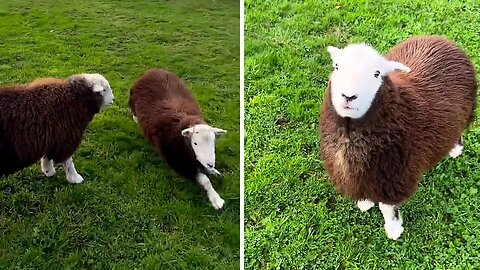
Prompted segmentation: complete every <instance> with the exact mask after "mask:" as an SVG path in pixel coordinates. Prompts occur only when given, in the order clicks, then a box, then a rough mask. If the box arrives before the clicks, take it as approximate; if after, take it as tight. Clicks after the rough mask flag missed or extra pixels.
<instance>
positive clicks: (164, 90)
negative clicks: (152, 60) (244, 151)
mask: <svg viewBox="0 0 480 270" xmlns="http://www.w3.org/2000/svg"><path fill="white" fill-rule="evenodd" d="M129 104H130V108H131V110H132V113H133V116H134V119H135V121H136V122H138V124H139V125H140V128H141V130H142V132H143V135H144V136H145V137H146V138H147V139H148V140H149V142H150V143H151V144H152V145H154V146H155V148H156V149H157V151H158V152H159V153H160V154H161V155H162V156H163V158H164V159H165V161H166V162H167V163H168V164H169V165H170V167H172V168H173V169H174V170H175V171H176V172H177V173H178V174H180V175H182V176H184V177H186V178H188V179H192V180H196V181H197V182H198V183H199V184H200V185H201V186H202V187H203V188H204V189H205V191H206V192H207V196H208V198H209V200H210V202H211V204H212V206H213V207H214V208H215V209H221V208H222V207H223V204H224V200H223V199H222V198H221V197H220V195H218V193H217V192H216V191H215V189H213V187H212V184H211V182H210V180H209V179H208V177H207V175H206V174H219V173H218V171H217V170H216V169H215V136H216V135H220V134H224V133H226V131H225V130H223V129H219V128H214V127H211V126H209V125H207V124H206V123H205V121H204V119H203V117H202V113H201V110H200V107H199V106H198V104H197V102H196V101H195V99H194V98H193V96H192V94H191V93H190V92H189V91H188V89H187V87H186V86H185V84H184V83H183V82H182V81H181V80H180V79H179V78H178V77H177V76H175V75H174V74H173V73H171V72H168V71H165V70H160V69H153V70H149V71H147V72H146V73H145V74H144V75H143V76H142V77H141V78H140V79H139V80H137V81H136V82H135V84H134V85H133V87H132V89H131V91H130V101H129Z"/></svg>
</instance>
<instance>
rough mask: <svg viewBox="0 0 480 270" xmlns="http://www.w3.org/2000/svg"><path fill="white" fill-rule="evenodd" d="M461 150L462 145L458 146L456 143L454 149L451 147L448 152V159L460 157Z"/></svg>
mask: <svg viewBox="0 0 480 270" xmlns="http://www.w3.org/2000/svg"><path fill="white" fill-rule="evenodd" d="M462 150H463V145H460V144H458V143H457V144H455V147H453V148H452V150H450V157H452V158H456V157H458V156H460V154H462Z"/></svg>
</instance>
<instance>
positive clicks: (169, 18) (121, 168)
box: [0, 0, 240, 269]
mask: <svg viewBox="0 0 480 270" xmlns="http://www.w3.org/2000/svg"><path fill="white" fill-rule="evenodd" d="M239 10H240V6H239V2H238V1H229V0H222V1H218V0H217V1H213V0H186V1H147V0H142V1H106V0H103V1H93V0H87V1H60V0H43V1H33V0H30V1H2V2H1V3H0V40H1V42H0V51H1V53H0V84H1V85H12V84H20V83H27V82H29V81H31V80H33V79H35V78H38V77H59V78H65V77H68V76H70V75H72V74H77V73H84V72H86V73H97V72H98V73H101V74H103V75H105V77H106V78H107V79H108V80H109V82H110V84H111V87H112V89H113V91H114V94H115V97H116V103H115V104H114V105H113V106H112V107H110V108H108V109H107V110H105V111H103V112H102V113H100V114H99V115H97V116H96V117H95V119H94V120H93V122H92V123H91V124H90V126H89V128H88V130H87V134H86V136H85V139H84V141H83V143H82V145H81V146H80V148H79V149H78V151H77V152H76V154H75V155H74V161H75V165H76V167H77V170H78V172H79V173H80V174H82V175H83V177H84V178H85V182H84V183H82V184H80V185H72V184H69V183H68V182H67V181H66V179H65V174H64V173H63V171H62V170H61V169H57V174H56V175H55V176H54V177H53V178H51V179H48V178H46V177H45V176H43V175H42V172H41V170H40V165H39V164H37V165H35V166H32V167H30V168H28V169H25V170H23V171H21V172H19V173H17V174H15V175H13V176H10V177H8V178H5V179H1V180H0V190H1V192H0V230H1V234H2V236H1V237H0V268H2V269H3V268H15V269H87V268H88V269H93V268H94V269H134V268H137V269H171V268H173V269H238V268H239V264H240V263H239V256H240V255H239V254H240V251H239V247H240V224H239V223H240V220H239V215H240V214H239V213H240V180H239V178H240V177H239V175H240V168H239V167H240V165H239V161H240V155H239V149H240V135H239V134H240V132H239V130H240V129H239V128H240V127H239V125H240V124H239V123H240V120H239V117H240V116H239V114H240V110H239V96H240V94H239V93H240V91H239V89H240V86H239V73H240V64H239V63H240V60H239V55H240V44H239V17H240V15H239ZM152 67H160V68H166V69H169V70H171V71H173V72H175V73H176V74H177V75H178V76H179V77H181V78H182V79H184V80H185V81H186V82H187V84H188V85H189V86H190V88H191V89H192V91H193V94H194V96H195V97H196V98H197V99H198V101H199V103H200V104H201V106H202V109H203V112H204V116H205V119H206V120H207V122H209V123H210V124H211V125H213V126H217V127H219V128H224V129H227V130H228V134H227V135H226V136H224V137H222V138H220V139H218V141H217V152H216V153H217V164H218V165H217V167H218V168H217V169H218V170H219V171H220V172H222V173H223V177H215V178H213V185H214V187H215V189H216V190H217V191H218V193H219V194H220V195H221V196H222V197H223V198H224V199H225V201H226V202H225V203H226V205H225V209H224V211H216V210H214V209H213V207H212V206H211V205H210V204H209V201H208V199H207V197H206V194H204V192H202V190H201V188H200V187H199V186H198V185H196V184H194V183H192V182H190V181H188V180H186V179H183V178H181V177H179V176H177V175H176V174H175V173H174V172H173V171H172V170H171V169H169V168H168V167H167V166H166V165H165V163H164V162H163V161H161V160H160V158H159V157H158V156H157V155H156V153H155V151H154V149H153V148H152V147H151V146H150V145H149V144H148V143H147V141H146V140H145V139H144V138H143V137H142V135H141V133H140V131H139V129H138V127H137V126H136V124H135V123H134V122H133V121H132V118H131V115H130V111H129V109H128V105H127V101H128V93H129V90H130V87H131V85H132V84H133V82H134V81H135V80H136V79H137V78H138V77H139V76H140V75H141V74H143V72H144V71H145V70H147V69H149V68H152Z"/></svg>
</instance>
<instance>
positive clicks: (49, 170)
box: [40, 157, 55, 177]
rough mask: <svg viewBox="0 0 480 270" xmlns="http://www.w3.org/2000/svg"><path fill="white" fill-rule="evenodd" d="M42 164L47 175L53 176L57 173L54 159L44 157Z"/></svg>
mask: <svg viewBox="0 0 480 270" xmlns="http://www.w3.org/2000/svg"><path fill="white" fill-rule="evenodd" d="M40 164H41V167H42V172H43V173H44V174H45V175H46V176H47V177H52V176H53V175H54V174H55V167H54V166H53V160H51V159H48V158H46V157H43V158H42V159H41V160H40Z"/></svg>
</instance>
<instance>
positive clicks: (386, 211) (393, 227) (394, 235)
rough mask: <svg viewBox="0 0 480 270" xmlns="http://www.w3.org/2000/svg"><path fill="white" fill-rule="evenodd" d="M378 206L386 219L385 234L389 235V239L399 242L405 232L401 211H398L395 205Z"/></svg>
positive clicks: (381, 204) (380, 204)
mask: <svg viewBox="0 0 480 270" xmlns="http://www.w3.org/2000/svg"><path fill="white" fill-rule="evenodd" d="M378 206H379V208H380V211H382V214H383V218H384V219H385V232H386V233H387V237H388V238H390V239H393V240H397V239H398V238H399V237H400V235H401V234H402V232H403V227H402V223H403V220H402V217H401V216H400V210H398V207H397V206H395V205H389V204H383V203H379V204H378Z"/></svg>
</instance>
